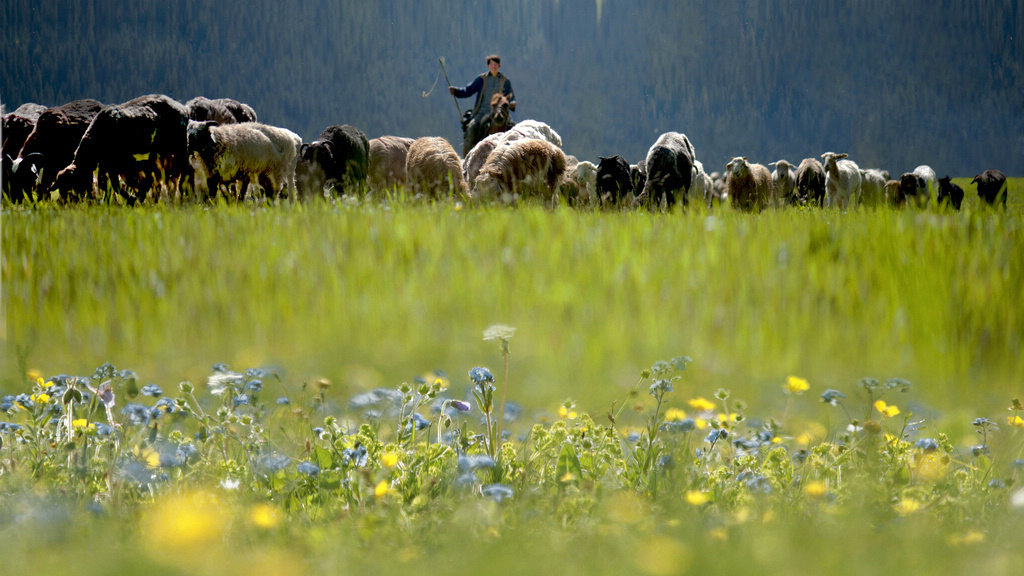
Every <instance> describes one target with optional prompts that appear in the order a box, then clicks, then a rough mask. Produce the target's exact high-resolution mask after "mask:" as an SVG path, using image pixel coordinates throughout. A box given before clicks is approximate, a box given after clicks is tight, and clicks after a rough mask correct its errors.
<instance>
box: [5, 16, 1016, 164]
mask: <svg viewBox="0 0 1024 576" xmlns="http://www.w3.org/2000/svg"><path fill="white" fill-rule="evenodd" d="M1022 33H1024V8H1022V7H1021V3H1020V2H1017V1H1016V0H932V1H930V2H892V1H891V0H884V1H878V0H816V1H790V0H690V1H686V0H644V1H636V0H597V1H595V0H494V1H489V0H427V1H424V0H382V1H379V2H368V1H365V0H343V1H337V2H327V1H305V0H303V1H298V0H288V1H287V2H281V1H273V2H272V1H267V0H251V1H244V2H226V1H216V2H208V1H194V0H190V1H168V0H159V1H157V0H147V1H139V2H122V1H120V0H75V1H74V2H64V1H59V2H57V1H52V0H35V1H25V0H6V1H5V2H3V3H2V7H0V67H2V72H0V78H2V82H3V83H2V85H0V98H2V99H3V102H4V105H5V106H6V109H7V110H8V111H10V110H12V109H14V108H15V107H17V106H18V105H20V104H22V103H24V102H29V101H31V102H38V103H40V104H45V105H56V104H61V103H64V102H67V101H70V100H73V99H77V98H86V97H89V98H96V99H98V100H101V101H103V102H108V103H118V102H123V101H125V100H128V99H130V98H133V97H135V96H138V95H141V94H146V93H151V92H161V93H165V94H168V95H170V96H172V97H174V98H177V99H179V100H182V101H185V100H188V99H189V98H192V97H193V96H196V95H205V96H209V97H211V98H212V97H232V98H236V99H238V100H242V101H244V102H248V103H249V104H251V105H252V106H253V107H254V108H255V109H256V110H257V112H258V114H259V115H260V119H261V120H262V121H264V122H267V123H270V124H276V125H280V126H285V127H288V128H290V129H292V130H294V131H295V132H297V133H299V135H301V136H302V137H303V139H305V140H312V139H314V138H315V137H316V136H317V135H318V134H319V132H320V130H321V129H323V128H324V127H326V126H328V125H330V124H345V123H347V124H352V125H355V126H357V127H359V128H361V129H362V130H363V131H364V132H366V134H367V136H369V137H371V138H372V137H374V136H379V135H382V134H397V135H402V136H413V137H415V136H423V135H440V136H444V137H446V138H448V139H449V140H451V141H453V143H456V147H457V148H458V147H459V146H458V144H457V143H458V142H459V141H460V139H461V133H460V132H459V129H458V121H457V112H456V109H455V104H454V103H453V99H452V97H451V96H449V95H448V93H447V86H446V85H445V82H444V77H443V76H442V77H441V78H440V80H439V81H438V83H437V86H436V87H435V88H434V91H433V94H431V95H430V97H429V98H423V93H424V92H425V91H428V90H430V88H431V86H432V85H433V83H434V81H435V79H436V78H437V75H438V70H439V67H438V61H437V60H438V57H444V58H445V61H446V66H447V70H448V76H449V78H450V79H451V80H452V82H453V83H455V84H458V85H464V84H466V83H468V82H469V81H470V80H471V79H472V78H473V77H474V76H475V75H477V74H480V73H481V72H483V71H485V69H486V68H485V64H484V57H485V55H487V54H488V53H491V52H496V53H499V54H501V55H502V57H503V67H502V71H503V72H505V73H506V74H507V75H508V76H509V78H511V80H512V82H513V85H514V87H515V91H516V95H517V97H518V100H519V108H518V111H517V113H516V117H517V119H519V120H522V119H526V118H534V119H538V120H542V121H544V122H547V123H548V124H550V125H551V126H552V127H554V128H555V129H556V130H557V131H558V132H559V133H560V134H561V135H562V138H563V140H564V142H565V145H564V148H565V150H566V151H567V152H568V153H572V154H575V155H577V156H578V157H580V158H581V159H591V160H596V157H597V156H598V155H612V154H621V155H623V156H624V157H626V158H627V159H628V160H629V161H631V162H636V161H637V160H639V159H641V158H642V157H643V156H644V155H645V154H646V150H647V148H648V147H649V146H650V145H651V144H652V143H653V142H654V140H655V139H656V137H657V135H658V134H660V133H661V132H665V131H668V130H676V131H680V132H684V133H686V134H687V135H689V136H690V139H691V140H692V141H693V143H694V146H695V147H696V150H697V156H698V159H701V160H702V161H703V162H704V163H705V165H706V167H707V169H708V171H712V170H721V169H722V167H723V166H724V164H725V163H726V162H727V161H728V159H729V158H730V157H732V156H737V155H744V156H748V157H750V159H751V160H754V161H758V162H762V163H767V162H771V161H774V160H777V159H780V158H786V159H788V160H791V161H799V160H800V159H801V158H803V157H806V156H818V155H820V154H821V153H822V152H824V151H829V150H832V151H837V152H849V153H850V156H851V157H852V158H853V159H854V160H856V161H857V162H858V163H859V164H860V165H861V167H862V168H864V167H880V168H885V169H888V170H890V171H891V172H893V173H897V174H898V173H900V172H903V171H906V170H910V169H913V167H914V166H916V165H918V164H922V163H927V164H930V165H931V166H933V167H934V168H935V170H936V172H938V174H939V175H940V176H941V175H944V174H946V173H949V174H951V175H954V176H968V175H973V174H975V173H977V172H980V171H982V170H984V169H987V168H1000V169H1002V170H1003V171H1005V172H1007V173H1008V174H1009V175H1024V39H1022V38H1021V35H1022ZM459 104H460V107H461V108H462V109H463V110H464V109H465V108H466V107H467V106H469V105H470V101H469V100H463V101H460V103H459Z"/></svg>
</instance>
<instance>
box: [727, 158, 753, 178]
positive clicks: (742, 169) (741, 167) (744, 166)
mask: <svg viewBox="0 0 1024 576" xmlns="http://www.w3.org/2000/svg"><path fill="white" fill-rule="evenodd" d="M725 170H726V172H728V173H729V174H732V175H733V176H734V177H735V178H743V177H745V176H747V175H749V174H750V164H749V163H748V162H747V157H746V156H737V157H735V158H733V159H732V160H730V161H729V163H728V164H726V165H725Z"/></svg>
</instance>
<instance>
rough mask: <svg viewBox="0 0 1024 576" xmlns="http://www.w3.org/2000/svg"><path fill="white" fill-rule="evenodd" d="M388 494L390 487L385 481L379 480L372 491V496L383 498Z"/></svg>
mask: <svg viewBox="0 0 1024 576" xmlns="http://www.w3.org/2000/svg"><path fill="white" fill-rule="evenodd" d="M388 492H391V486H390V485H388V481H387V480H381V481H380V482H378V483H377V486H376V487H375V488H374V489H373V495H374V496H376V497H377V498H383V497H384V496H387V495H388Z"/></svg>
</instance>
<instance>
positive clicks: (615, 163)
mask: <svg viewBox="0 0 1024 576" xmlns="http://www.w3.org/2000/svg"><path fill="white" fill-rule="evenodd" d="M598 160H599V161H598V163H597V202H598V204H599V205H600V206H612V205H622V204H623V203H624V202H625V201H626V200H628V199H629V198H630V197H631V196H632V195H633V193H634V191H633V179H632V178H631V177H630V173H629V162H626V159H625V158H623V157H622V156H619V155H615V156H598Z"/></svg>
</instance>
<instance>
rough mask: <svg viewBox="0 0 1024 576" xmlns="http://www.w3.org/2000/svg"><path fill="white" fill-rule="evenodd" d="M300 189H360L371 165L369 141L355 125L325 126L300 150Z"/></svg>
mask: <svg viewBox="0 0 1024 576" xmlns="http://www.w3.org/2000/svg"><path fill="white" fill-rule="evenodd" d="M299 157H300V159H299V165H300V166H301V168H298V170H299V172H300V173H301V174H302V181H303V187H304V188H305V190H303V193H304V194H305V193H306V192H307V191H309V190H316V191H320V190H324V189H325V188H333V187H335V186H337V187H340V188H341V189H342V190H348V189H353V188H354V189H356V190H362V188H363V187H364V186H365V185H366V173H367V172H368V171H369V169H370V144H369V141H368V140H367V139H366V134H363V131H362V130H360V129H359V128H356V127H354V126H349V125H348V124H345V125H343V126H328V127H327V128H324V131H323V132H321V133H320V136H319V137H318V138H317V139H316V140H314V141H313V142H310V143H309V144H303V145H302V146H301V148H300V150H299Z"/></svg>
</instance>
